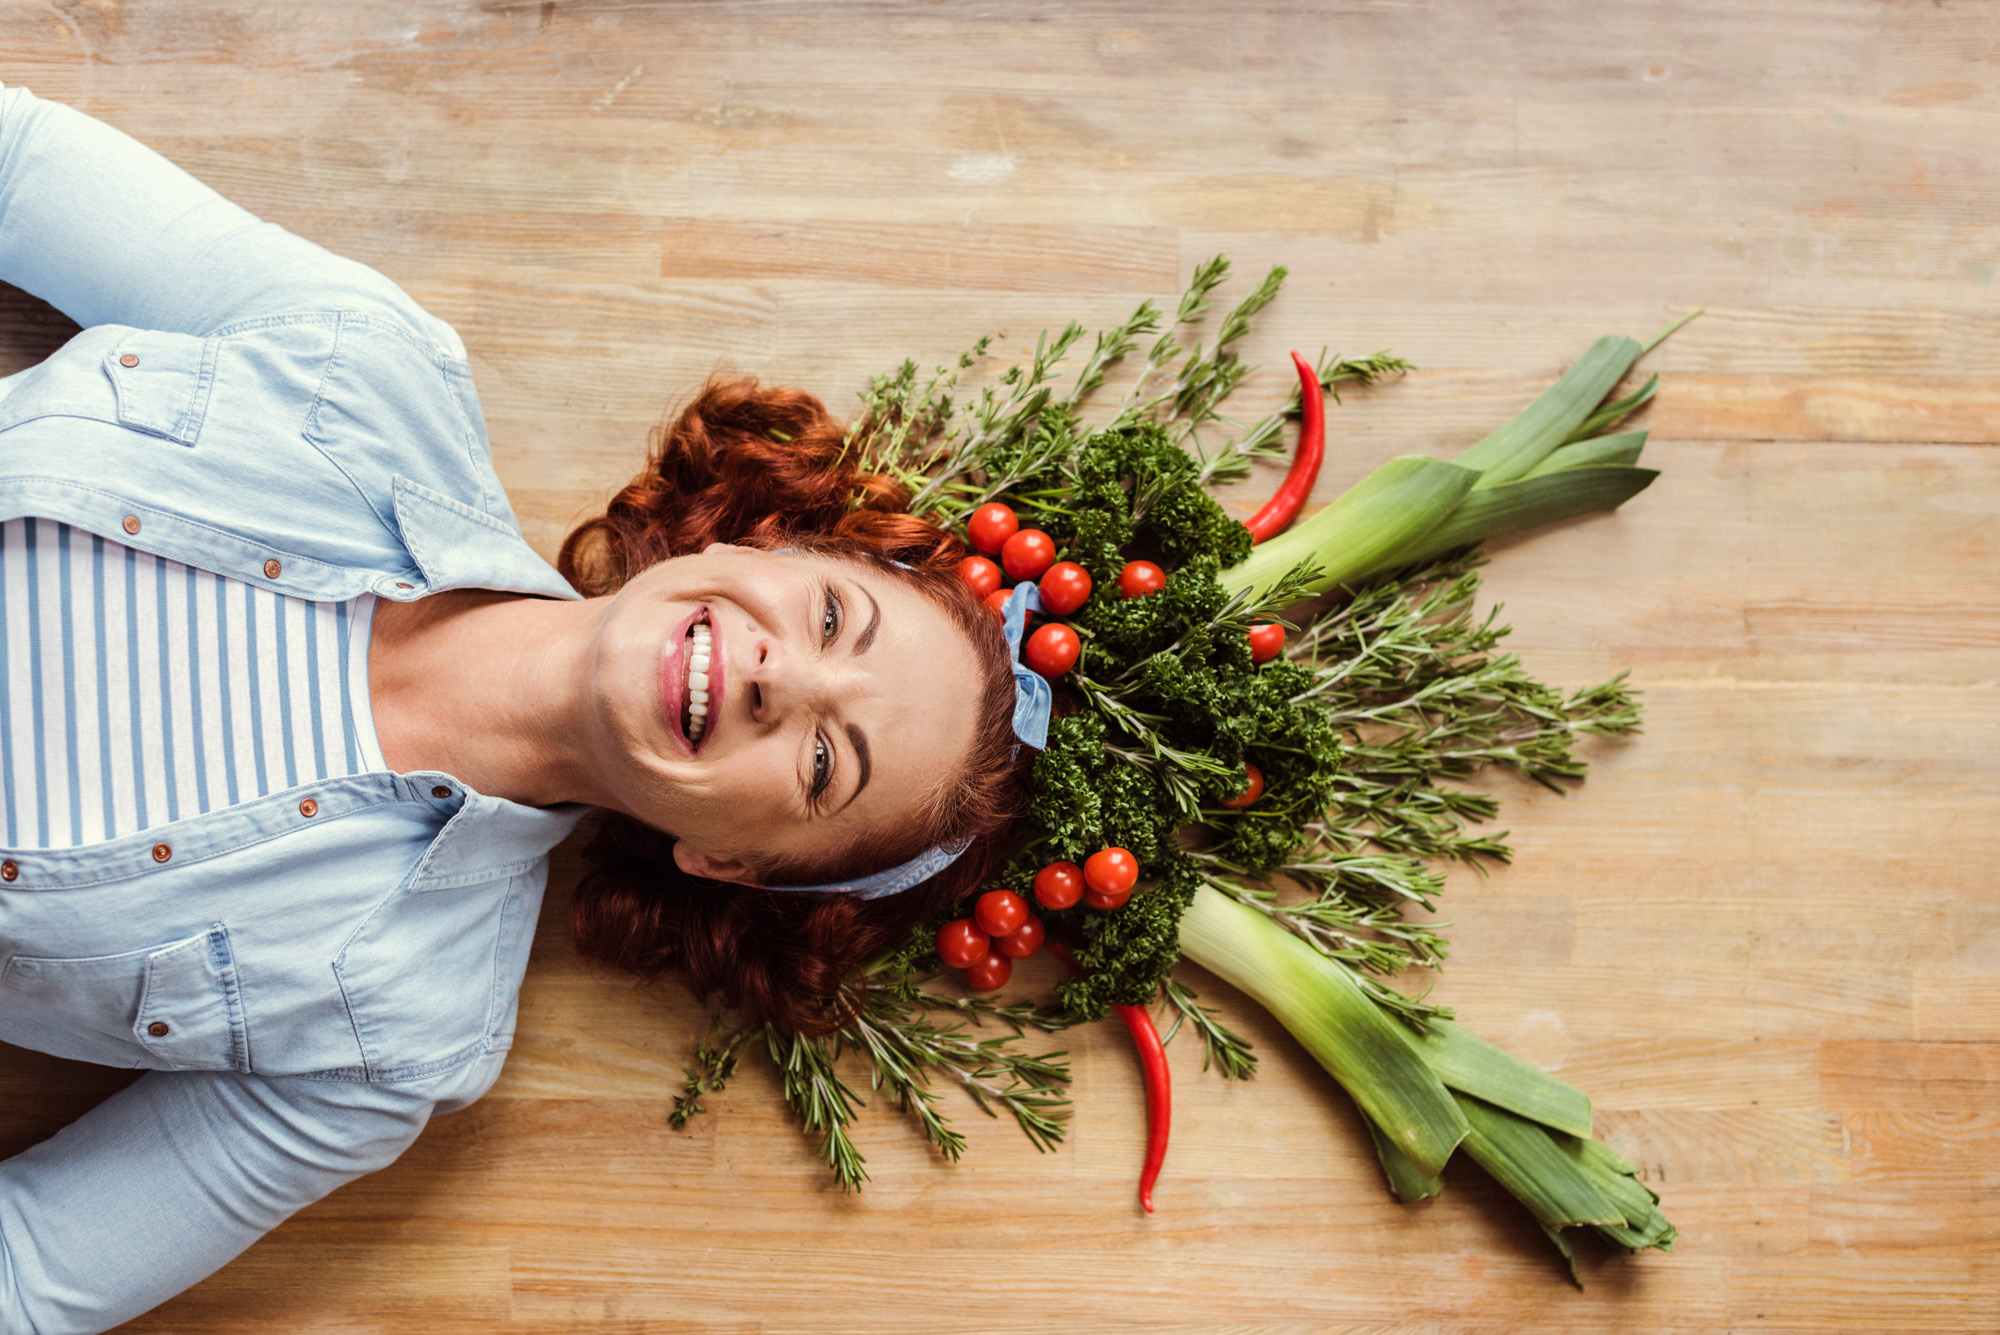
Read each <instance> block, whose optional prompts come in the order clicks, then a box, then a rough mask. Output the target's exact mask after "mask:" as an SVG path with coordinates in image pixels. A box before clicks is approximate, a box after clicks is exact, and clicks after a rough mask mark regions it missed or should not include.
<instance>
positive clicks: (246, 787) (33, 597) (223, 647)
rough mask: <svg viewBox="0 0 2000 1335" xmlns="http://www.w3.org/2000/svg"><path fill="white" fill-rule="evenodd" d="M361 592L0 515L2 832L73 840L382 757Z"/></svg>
mask: <svg viewBox="0 0 2000 1335" xmlns="http://www.w3.org/2000/svg"><path fill="white" fill-rule="evenodd" d="M374 597H375V596H374V595H373V594H363V595H362V596H361V597H359V598H354V599H350V600H349V601H347V602H337V603H315V602H308V601H306V600H305V599H301V598H289V597H286V596H285V595H283V594H280V593H273V592H271V591H270V590H268V589H260V588H257V587H256V586H254V585H251V584H245V583H243V582H242V581H241V580H234V579H228V578H225V577H223V576H219V575H212V574H209V573H208V572H207V571H202V570H196V569H195V568H193V567H192V566H186V565H182V564H181V563H180V562H178V561H168V560H162V559H159V558H156V557H154V556H152V555H150V554H149V553H146V552H141V551H138V550H136V549H134V548H131V547H127V546H124V545H123V544H121V543H117V542H111V541H108V540H106V539H104V538H101V537H98V536H97V535H95V534H92V533H87V532H84V531H82V530H80V529H73V528H71V527H70V526H69V525H68V524H64V523H58V522H56V521H53V520H47V519H13V520H8V521H6V522H5V523H0V844H4V845H5V846H7V847H10V848H73V847H80V846H82V845H86V844H94V843H98V842H100V841H103V840H106V839H115V838H117V837H119V836H121V835H127V834H132V833H134V832H136V831H139V830H146V829H151V828H153V827H155V826H159V825H165V824H167V823H168V822H170V821H177V820H180V819H182V818H184V817H188V816H193V815H197V814H200V813H203V812H209V811H214V810H217V809H219V808H222V807H227V806H234V805H235V804H237V803H239V802H246V801H249V800H251V799H253V798H258V797H263V796H266V795H268V794H270V793H274V792H279V791H281V790H283V789H286V788H290V787H293V786H294V785H297V784H301V783H310V782H314V781H316V780H321V779H326V778H331V777H335V776H339V775H344V774H360V773H366V772H368V771H370V770H379V769H383V768H386V767H385V766H384V765H383V763H382V760H381V756H380V752H379V749H378V747H377V745H376V741H375V729H374V724H373V720H372V717H371V715H370V712H369V707H368V628H369V622H370V620H371V617H372V613H373V610H374Z"/></svg>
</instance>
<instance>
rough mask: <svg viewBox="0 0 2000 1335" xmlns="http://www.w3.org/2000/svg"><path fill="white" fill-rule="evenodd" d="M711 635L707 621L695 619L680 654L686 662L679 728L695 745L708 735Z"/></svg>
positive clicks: (712, 635)
mask: <svg viewBox="0 0 2000 1335" xmlns="http://www.w3.org/2000/svg"><path fill="white" fill-rule="evenodd" d="M703 615H704V616H706V615H707V614H706V613H704V614H703ZM714 636H715V632H714V631H712V630H711V629H709V625H708V622H707V621H705V620H703V621H697V622H695V623H694V624H693V625H692V626H689V627H688V632H687V640H688V642H687V646H686V648H687V651H686V652H685V653H684V654H682V655H681V661H682V662H683V663H685V664H686V665H687V666H686V673H687V676H686V678H685V680H683V682H682V683H681V700H682V704H681V727H682V728H683V729H684V730H685V731H686V733H687V739H688V743H689V745H691V746H695V747H699V746H700V745H701V741H702V738H703V737H705V736H707V735H708V726H709V725H708V720H709V712H708V711H709V707H710V701H711V699H712V698H713V696H712V694H711V692H710V690H709V680H710V674H709V663H710V661H711V656H712V654H713V652H714Z"/></svg>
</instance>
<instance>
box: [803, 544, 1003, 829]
mask: <svg viewBox="0 0 2000 1335" xmlns="http://www.w3.org/2000/svg"><path fill="white" fill-rule="evenodd" d="M814 564H815V565H817V566H818V569H819V571H820V572H821V573H824V574H830V575H831V576H832V578H833V579H834V581H835V585H836V587H837V588H844V589H846V590H848V591H849V592H848V596H847V597H845V598H844V600H843V601H844V603H845V613H844V615H845V618H846V621H845V624H844V626H843V627H842V631H841V640H840V644H839V645H838V646H836V647H835V648H834V649H833V650H831V651H829V663H830V665H831V669H832V670H833V671H835V672H837V673H841V674H842V675H843V676H844V677H845V678H846V683H847V689H846V690H845V691H844V692H843V695H844V696H845V701H844V705H843V709H842V714H843V716H844V717H843V720H842V721H843V723H844V724H852V725H853V726H854V727H856V728H859V729H860V730H861V732H862V735H863V736H864V737H865V738H866V739H867V744H868V749H869V761H870V770H871V773H870V778H869V784H868V788H867V790H866V791H865V792H863V793H862V794H861V795H860V797H858V798H857V799H855V801H854V803H853V805H852V806H851V807H850V808H849V809H848V812H847V813H846V814H848V815H852V816H855V817H857V818H858V820H859V821H860V822H861V823H864V824H867V823H872V822H873V821H874V820H877V819H881V818H885V817H894V816H897V815H907V813H908V812H909V810H910V808H911V806H912V805H913V804H915V803H918V802H921V801H923V800H924V799H926V798H927V797H928V796H929V795H930V794H931V793H933V792H934V791H936V789H937V788H938V787H940V786H942V784H944V783H945V782H947V781H948V780H949V778H950V777H951V774H952V772H953V771H954V770H955V769H956V768H957V767H959V766H961V765H963V764H965V763H966V760H967V754H968V752H969V751H970V750H971V748H972V742H973V728H974V724H975V722H976V721H977V719H978V716H979V704H980V692H981V690H982V685H981V681H980V673H979V659H978V655H977V653H976V651H975V650H974V648H973V645H972V643H971V641H970V639H969V638H968V636H967V635H966V633H965V631H964V630H963V629H962V628H961V626H960V625H959V622H958V620H957V618H955V617H954V616H952V614H951V613H950V612H948V611H947V610H946V609H944V608H943V607H941V606H939V605H938V603H937V602H936V601H935V600H933V599H932V598H931V597H930V596H929V595H928V594H926V593H925V592H923V591H922V590H920V589H917V588H914V587H912V586H911V584H910V583H909V582H908V581H906V580H903V579H900V578H897V577H896V576H895V575H893V574H891V573H889V572H887V571H883V570H880V569H877V568H875V567H874V566H872V565H870V564H869V563H867V562H863V561H852V560H845V559H839V558H834V559H830V560H829V559H826V558H816V559H815V560H814ZM857 595H858V596H857ZM878 608H879V609H880V618H879V620H877V619H876V611H877V609H878ZM871 621H873V622H874V623H875V637H874V642H873V644H872V645H871V646H870V647H869V649H868V651H867V652H866V653H863V654H860V655H855V654H853V652H852V650H853V646H854V644H855V642H856V639H857V638H858V637H859V636H860V635H861V633H862V632H863V631H864V630H865V629H866V628H867V626H868V625H869V623H870V622H871ZM837 744H838V745H842V746H844V747H845V748H846V749H847V751H848V754H847V755H846V756H845V757H844V758H845V759H846V760H847V761H848V763H850V764H853V763H857V762H858V757H857V756H855V755H854V754H853V750H854V748H853V744H852V741H851V739H849V738H840V739H837Z"/></svg>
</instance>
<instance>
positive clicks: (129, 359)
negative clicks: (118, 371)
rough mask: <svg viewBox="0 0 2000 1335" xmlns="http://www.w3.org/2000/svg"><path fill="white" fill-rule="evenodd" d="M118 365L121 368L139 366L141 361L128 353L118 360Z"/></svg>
mask: <svg viewBox="0 0 2000 1335" xmlns="http://www.w3.org/2000/svg"><path fill="white" fill-rule="evenodd" d="M118 364H119V365H120V366H137V365H138V364H139V359H138V358H137V357H135V356H134V355H132V354H131V353H129V352H128V353H126V354H125V355H124V356H123V357H120V358H119V359H118Z"/></svg>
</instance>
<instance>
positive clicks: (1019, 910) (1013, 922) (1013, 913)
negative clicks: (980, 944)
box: [972, 890, 1028, 936]
mask: <svg viewBox="0 0 2000 1335" xmlns="http://www.w3.org/2000/svg"><path fill="white" fill-rule="evenodd" d="M972 920H973V921H974V922H976V923H978V924H979V930H980V931H982V932H985V933H987V934H988V935H990V936H1006V935H1007V934H1008V933H1009V932H1012V931H1014V930H1015V929H1017V928H1019V927H1020V925H1021V924H1022V923H1024V922H1026V921H1027V920H1028V901H1027V900H1025V899H1023V898H1021V897H1020V896H1019V895H1017V894H1015V893H1014V892H1013V891H1012V890H988V891H987V892H986V893H985V894H983V895H981V896H980V897H979V902H978V903H977V904H975V905H973V908H972Z"/></svg>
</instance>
